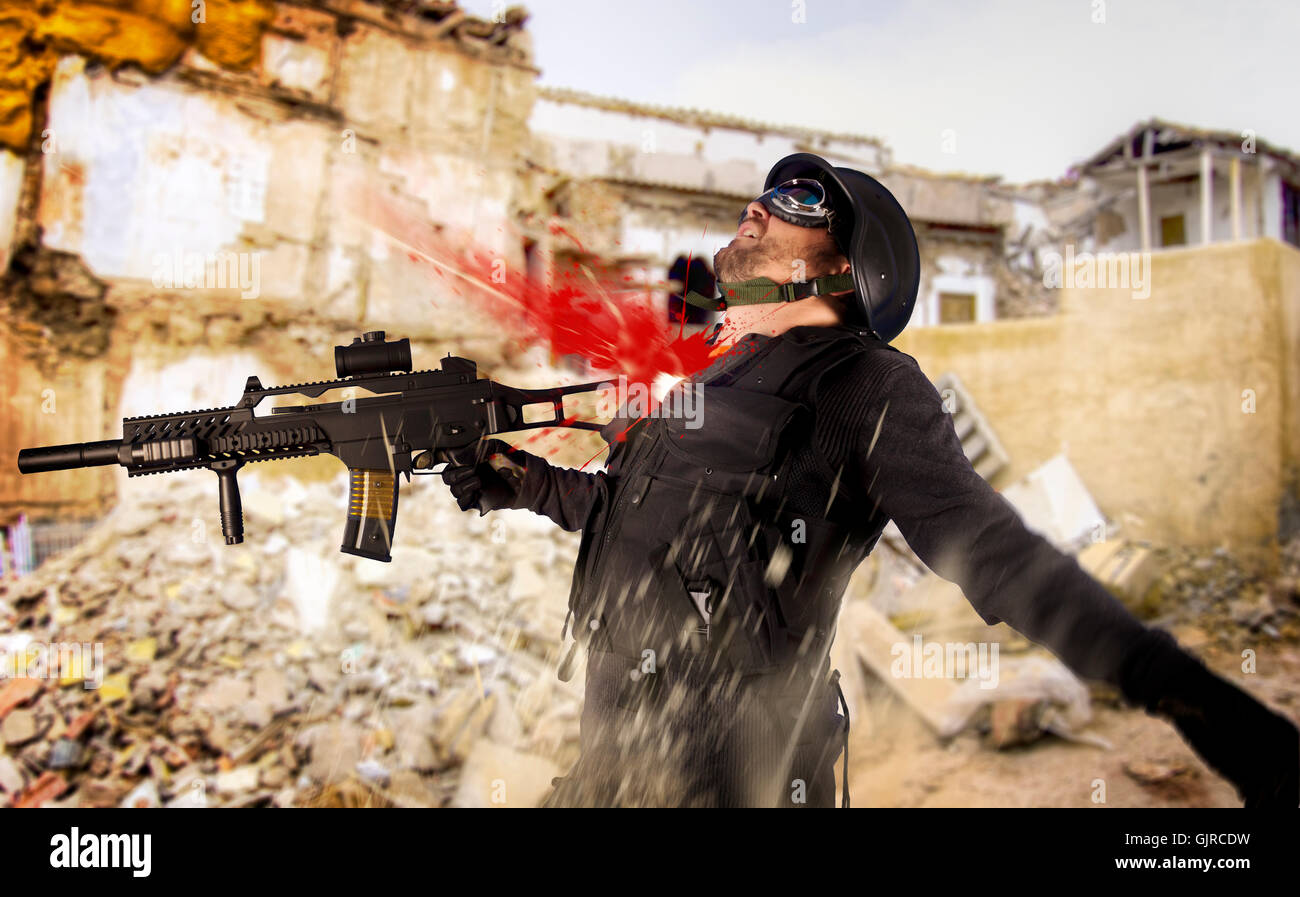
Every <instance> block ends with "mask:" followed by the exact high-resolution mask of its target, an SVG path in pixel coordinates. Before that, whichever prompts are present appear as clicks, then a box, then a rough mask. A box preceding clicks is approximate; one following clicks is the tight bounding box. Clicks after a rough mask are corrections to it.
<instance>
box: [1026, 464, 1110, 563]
mask: <svg viewBox="0 0 1300 897" xmlns="http://www.w3.org/2000/svg"><path fill="white" fill-rule="evenodd" d="M1002 497H1003V498H1005V499H1006V500H1007V501H1009V502H1011V504H1012V506H1013V507H1014V508H1015V509H1016V511H1017V512H1018V513H1019V514H1020V517H1021V519H1023V520H1024V522H1025V526H1026V527H1028V528H1029V529H1031V530H1033V531H1034V532H1036V533H1038V534H1040V535H1041V536H1043V538H1045V539H1047V540H1048V541H1049V542H1051V543H1052V544H1053V545H1055V546H1056V547H1057V548H1059V549H1061V550H1063V551H1074V550H1077V549H1078V548H1080V547H1081V546H1082V545H1084V544H1086V543H1087V542H1089V541H1094V540H1095V539H1096V537H1097V535H1098V534H1100V535H1101V536H1103V537H1104V536H1105V534H1106V518H1105V517H1103V516H1102V513H1101V511H1100V510H1099V509H1098V508H1097V503H1096V502H1094V501H1093V500H1092V495H1090V494H1089V492H1088V489H1087V487H1086V486H1084V485H1083V480H1082V479H1080V478H1079V473H1078V471H1076V470H1075V469H1074V465H1073V464H1071V463H1070V461H1069V459H1068V458H1066V457H1065V455H1055V456H1053V457H1052V458H1050V459H1048V461H1047V462H1046V463H1044V464H1043V465H1042V466H1040V467H1038V468H1036V469H1035V470H1033V471H1032V472H1030V473H1029V475H1028V476H1026V477H1025V478H1024V479H1023V480H1021V481H1020V482H1018V483H1013V484H1012V485H1010V486H1008V487H1007V488H1006V489H1004V490H1002Z"/></svg>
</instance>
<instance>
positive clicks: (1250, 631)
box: [1135, 537, 1300, 648]
mask: <svg viewBox="0 0 1300 897" xmlns="http://www.w3.org/2000/svg"><path fill="white" fill-rule="evenodd" d="M1155 554H1156V556H1157V558H1158V561H1159V564H1160V567H1161V570H1162V572H1161V575H1160V576H1159V577H1158V579H1157V580H1156V582H1155V584H1154V586H1153V587H1152V588H1151V589H1150V590H1149V591H1148V593H1147V596H1146V600H1145V601H1144V602H1143V604H1142V607H1141V608H1135V610H1139V611H1140V612H1142V614H1143V615H1144V616H1147V617H1149V618H1150V620H1149V621H1150V622H1152V623H1154V624H1156V625H1161V626H1168V627H1173V628H1174V631H1175V633H1176V634H1178V635H1179V637H1180V640H1182V641H1183V642H1184V643H1185V644H1187V647H1191V648H1196V647H1200V646H1201V645H1208V644H1217V645H1219V646H1221V647H1224V648H1239V647H1242V646H1243V645H1245V643H1246V642H1253V641H1257V640H1258V639H1259V638H1261V637H1263V638H1266V639H1278V640H1286V641H1296V640H1300V537H1297V538H1293V539H1291V540H1290V541H1289V542H1287V543H1285V544H1284V545H1283V547H1282V551H1281V563H1280V567H1279V572H1278V575H1276V576H1261V575H1258V574H1257V573H1254V572H1252V571H1250V570H1249V569H1247V568H1245V567H1243V566H1242V565H1241V564H1240V563H1239V562H1238V561H1237V560H1236V558H1235V557H1234V556H1233V555H1232V553H1231V552H1230V551H1228V550H1227V549H1225V548H1217V549H1215V550H1214V551H1212V552H1209V553H1205V552H1194V551H1192V550H1189V549H1168V548H1160V549H1156V550H1155Z"/></svg>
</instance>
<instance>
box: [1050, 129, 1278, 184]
mask: <svg viewBox="0 0 1300 897" xmlns="http://www.w3.org/2000/svg"><path fill="white" fill-rule="evenodd" d="M1147 131H1151V132H1153V136H1152V148H1151V151H1152V154H1158V153H1161V152H1173V151H1176V150H1179V149H1183V148H1185V147H1187V146H1189V145H1204V144H1215V145H1218V146H1222V147H1229V146H1230V147H1233V148H1234V149H1235V150H1236V151H1238V152H1240V148H1241V144H1242V142H1243V140H1245V133H1243V132H1238V131H1228V130H1222V129H1209V128H1197V127H1193V126H1191V125H1182V124H1178V123H1177V122H1170V121H1165V120H1164V119H1159V118H1151V119H1148V120H1146V121H1142V122H1138V123H1137V124H1135V125H1133V126H1132V127H1131V128H1129V129H1128V130H1127V131H1125V132H1124V133H1123V134H1120V135H1119V136H1117V137H1116V138H1115V139H1113V140H1111V141H1110V142H1109V143H1108V144H1106V146H1105V147H1103V148H1102V149H1101V150H1100V151H1098V152H1097V153H1095V154H1093V155H1092V156H1090V157H1089V158H1088V159H1086V160H1085V161H1083V162H1080V163H1079V164H1078V165H1076V166H1074V169H1073V170H1075V171H1078V172H1087V171H1093V170H1095V169H1097V168H1100V167H1101V166H1103V165H1105V164H1107V163H1109V162H1113V161H1115V160H1116V159H1120V158H1124V157H1125V155H1126V154H1125V147H1126V145H1127V146H1128V147H1129V155H1130V156H1131V157H1132V158H1137V157H1139V156H1141V155H1142V151H1143V147H1142V143H1141V141H1142V140H1144V139H1145V138H1144V135H1145V134H1146V132H1147ZM1255 152H1256V153H1257V154H1265V155H1269V156H1272V157H1274V158H1276V159H1280V160H1282V161H1284V162H1286V163H1288V164H1289V165H1291V166H1293V167H1294V169H1295V170H1296V171H1300V156H1297V155H1296V154H1295V153H1293V152H1291V151H1290V150H1286V149H1283V148H1282V147H1279V146H1275V145H1273V144H1270V143H1268V142H1267V141H1265V140H1263V139H1261V138H1259V137H1258V136H1256V137H1255Z"/></svg>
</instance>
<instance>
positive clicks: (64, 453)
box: [18, 439, 122, 473]
mask: <svg viewBox="0 0 1300 897" xmlns="http://www.w3.org/2000/svg"><path fill="white" fill-rule="evenodd" d="M121 445H122V440H120V439H105V440H104V441H102V442H74V443H72V444H70V445H47V446H42V447H41V448H28V449H23V450H21V451H20V452H18V469H19V470H20V471H21V472H22V473H45V472H46V471H50V470H76V469H77V468H79V467H100V466H102V465H105V464H116V463H118V458H117V450H118V449H119V448H120V447H121Z"/></svg>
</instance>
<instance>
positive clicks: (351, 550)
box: [341, 470, 397, 562]
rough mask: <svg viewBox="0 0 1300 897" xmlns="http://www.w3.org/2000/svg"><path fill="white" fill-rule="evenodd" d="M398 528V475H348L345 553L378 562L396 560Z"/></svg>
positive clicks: (371, 472) (363, 472) (388, 472)
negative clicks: (392, 550) (394, 530)
mask: <svg viewBox="0 0 1300 897" xmlns="http://www.w3.org/2000/svg"><path fill="white" fill-rule="evenodd" d="M396 526H397V475H396V474H395V473H393V471H391V470H349V471H348V519H347V523H346V524H345V526H344V528H343V545H342V546H341V550H342V551H344V552H346V553H347V554H355V555H358V556H359V557H363V558H370V559H371V560H375V561H384V562H388V561H391V560H392V556H391V555H390V554H389V551H390V550H391V548H392V546H393V529H394V527H396Z"/></svg>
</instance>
